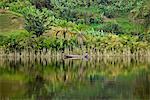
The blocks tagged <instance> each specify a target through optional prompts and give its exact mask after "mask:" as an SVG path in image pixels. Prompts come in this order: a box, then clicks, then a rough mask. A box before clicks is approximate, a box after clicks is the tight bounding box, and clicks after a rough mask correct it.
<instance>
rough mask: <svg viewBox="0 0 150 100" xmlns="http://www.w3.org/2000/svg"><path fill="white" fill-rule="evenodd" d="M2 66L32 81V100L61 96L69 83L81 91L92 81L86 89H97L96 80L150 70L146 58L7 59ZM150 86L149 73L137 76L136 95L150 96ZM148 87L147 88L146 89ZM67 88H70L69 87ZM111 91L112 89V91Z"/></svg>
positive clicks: (30, 84)
mask: <svg viewBox="0 0 150 100" xmlns="http://www.w3.org/2000/svg"><path fill="white" fill-rule="evenodd" d="M2 65H3V66H6V67H2V68H3V69H4V72H5V71H7V70H9V71H10V72H11V71H12V72H13V71H15V72H18V73H20V72H21V73H22V74H25V75H26V77H28V78H29V79H28V81H27V89H28V91H27V94H26V95H27V96H28V97H30V98H31V97H35V98H39V97H41V98H42V97H49V98H52V97H54V96H55V95H56V92H57V93H59V92H61V91H64V89H66V87H65V86H66V85H68V84H70V85H71V87H74V88H78V86H79V85H81V84H82V83H83V84H85V83H86V81H87V80H88V81H89V80H90V84H88V85H87V86H90V85H91V86H94V85H95V82H96V81H98V80H100V81H102V82H104V81H105V78H108V77H111V78H112V77H113V78H114V77H118V76H119V75H126V76H127V78H128V76H130V75H131V74H133V73H135V72H140V71H141V69H147V70H150V69H149V67H148V65H150V62H148V60H145V59H134V58H115V59H114V58H105V57H104V58H96V59H93V60H89V61H84V60H69V59H65V60H64V59H61V58H59V57H58V58H57V57H49V58H42V57H39V58H20V59H11V60H10V59H6V61H3V64H2ZM2 65H1V66H2ZM0 68H1V67H0ZM7 74H9V73H7ZM18 75H20V74H18ZM105 83H107V85H108V84H110V81H109V80H107V81H105V82H104V85H106V84H105ZM114 83H115V82H114ZM138 83H139V84H138ZM148 84H150V82H149V80H148V73H147V74H146V77H145V75H143V76H140V77H138V78H137V79H136V82H135V87H134V88H135V92H134V95H135V96H138V95H139V96H140V97H141V98H144V96H145V95H144V94H146V96H147V97H148V96H149V94H150V92H149V91H150V90H149V87H150V86H149V85H148ZM114 86H116V84H114ZM127 86H129V84H127V85H126V87H127ZM106 87H108V86H106ZM106 87H104V88H106ZM120 87H123V86H120ZM146 87H147V88H148V89H146ZM100 88H101V87H100ZM115 88H118V87H115ZM67 89H69V87H68V88H67ZM125 89H126V88H123V89H122V90H121V92H122V91H125ZM110 90H113V89H112V88H110ZM102 91H105V92H106V94H105V93H104V94H102V95H107V92H108V91H109V90H108V91H107V90H102ZM115 91H117V90H115ZM118 91H120V90H118ZM126 91H128V90H127V89H126ZM117 93H119V92H117ZM122 93H123V92H122ZM124 95H125V94H124ZM127 95H128V94H127ZM114 96H115V95H114ZM114 96H113V97H114ZM147 97H145V99H147Z"/></svg>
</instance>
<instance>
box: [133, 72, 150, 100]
mask: <svg viewBox="0 0 150 100" xmlns="http://www.w3.org/2000/svg"><path fill="white" fill-rule="evenodd" d="M133 87H134V92H133V93H134V94H133V95H134V96H135V97H137V98H140V99H143V100H150V79H149V74H148V72H147V73H145V72H141V73H140V75H139V76H137V78H136V79H135V81H134V85H133Z"/></svg>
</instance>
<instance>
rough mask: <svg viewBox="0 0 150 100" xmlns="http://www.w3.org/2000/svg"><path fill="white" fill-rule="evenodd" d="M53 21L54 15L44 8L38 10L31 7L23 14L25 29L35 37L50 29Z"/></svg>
mask: <svg viewBox="0 0 150 100" xmlns="http://www.w3.org/2000/svg"><path fill="white" fill-rule="evenodd" d="M53 22H54V17H53V16H51V13H50V12H49V11H48V10H46V9H43V10H42V11H39V10H36V9H32V8H31V9H29V13H27V14H26V15H25V29H26V30H27V31H28V32H32V33H33V34H35V35H36V36H37V37H38V36H40V35H42V34H43V33H44V32H46V30H48V29H50V26H51V25H53Z"/></svg>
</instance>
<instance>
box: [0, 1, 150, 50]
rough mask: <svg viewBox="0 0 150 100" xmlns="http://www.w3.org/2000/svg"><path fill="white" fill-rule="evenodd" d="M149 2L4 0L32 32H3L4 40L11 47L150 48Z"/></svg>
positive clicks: (3, 43) (0, 4) (58, 48)
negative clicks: (5, 33)
mask: <svg viewBox="0 0 150 100" xmlns="http://www.w3.org/2000/svg"><path fill="white" fill-rule="evenodd" d="M149 4H150V3H149V1H148V0H76V1H75V0H67V1H66V0H61V1H60V0H26V1H24V0H3V1H2V2H0V8H1V9H8V10H10V11H13V12H16V13H19V14H21V15H23V16H24V19H25V29H26V30H27V31H28V32H26V31H25V32H23V33H22V32H20V31H19V32H18V31H16V32H14V33H13V34H12V35H11V36H6V37H5V36H1V37H0V38H1V43H0V44H1V46H2V47H5V48H7V49H11V50H12V49H17V50H22V49H24V48H33V49H43V48H47V49H49V48H56V50H64V49H65V48H75V47H78V48H79V47H80V48H81V47H86V48H95V49H97V50H104V49H110V50H112V49H116V50H123V49H124V48H130V50H131V51H136V50H138V49H145V50H147V49H149V43H150V20H149V19H150V9H149ZM46 32H47V33H46ZM24 33H25V34H27V35H23V34H24ZM14 34H17V36H13V35H14ZM18 34H19V35H18ZM32 34H33V35H36V36H37V37H34V36H33V35H32ZM41 35H43V36H41ZM61 35H63V37H62V36H61ZM70 36H71V37H70ZM68 38H70V39H68ZM132 49H133V50H132Z"/></svg>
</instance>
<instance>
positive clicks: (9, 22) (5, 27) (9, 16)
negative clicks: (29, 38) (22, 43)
mask: <svg viewBox="0 0 150 100" xmlns="http://www.w3.org/2000/svg"><path fill="white" fill-rule="evenodd" d="M23 23H24V21H23V18H22V17H21V15H18V14H16V13H13V12H6V13H0V34H4V33H5V34H6V33H7V32H11V31H14V30H20V29H23Z"/></svg>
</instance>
